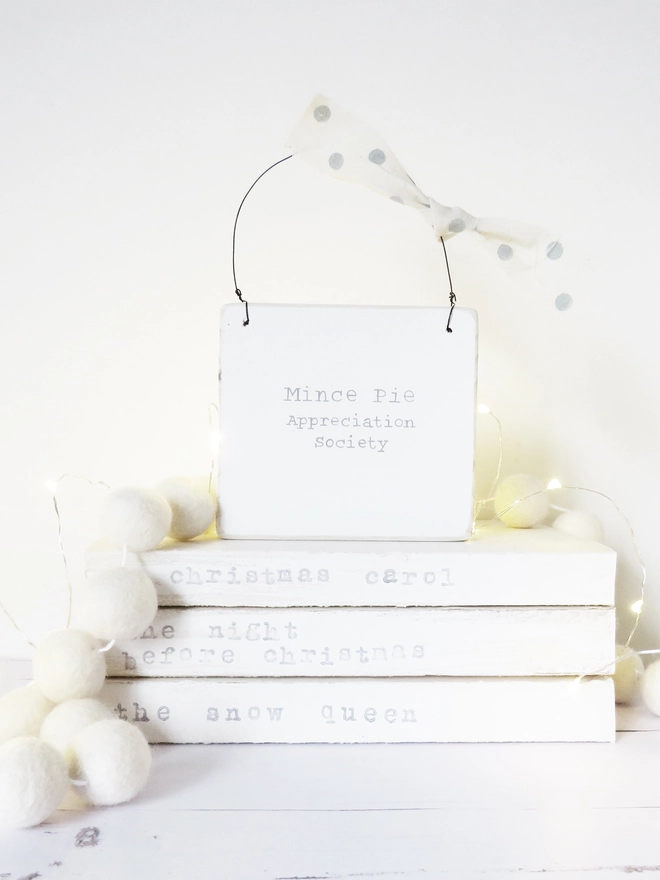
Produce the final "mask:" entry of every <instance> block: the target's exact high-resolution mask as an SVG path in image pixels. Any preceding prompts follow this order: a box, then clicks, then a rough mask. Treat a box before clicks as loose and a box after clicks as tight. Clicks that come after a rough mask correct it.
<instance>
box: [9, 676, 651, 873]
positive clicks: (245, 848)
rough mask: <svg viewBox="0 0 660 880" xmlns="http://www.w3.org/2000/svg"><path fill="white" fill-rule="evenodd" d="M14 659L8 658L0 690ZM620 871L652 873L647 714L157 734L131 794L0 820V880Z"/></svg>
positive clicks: (14, 678) (69, 803) (12, 678)
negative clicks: (350, 739) (196, 739)
mask: <svg viewBox="0 0 660 880" xmlns="http://www.w3.org/2000/svg"><path fill="white" fill-rule="evenodd" d="M19 666H20V664H13V663H5V664H4V676H3V677H0V683H1V684H0V687H1V688H2V689H3V690H5V689H7V688H8V687H9V686H15V685H17V684H19V683H21V681H20V679H21V678H23V675H22V674H21V675H17V674H16V671H17V669H18V668H19ZM658 721H660V719H655V718H654V717H653V716H647V715H645V714H644V713H642V712H639V711H637V712H635V711H626V712H623V713H621V717H620V723H621V725H622V726H628V727H644V726H647V727H649V728H651V727H654V726H655V727H657V726H658V725H657V722H658ZM631 874H645V875H646V874H648V875H650V876H653V875H656V874H657V875H659V876H660V730H657V729H655V730H653V729H648V730H637V731H631V730H629V731H625V732H622V733H620V734H619V735H618V739H617V742H616V744H615V745H568V744H566V745H564V744H559V745H557V744H553V745H531V744H530V745H361V746H330V745H305V746H286V745H223V746H157V747H155V749H154V767H153V772H152V776H151V779H150V782H149V784H148V786H147V788H146V790H145V791H144V792H143V793H142V795H141V796H140V797H139V798H137V799H136V800H135V801H133V802H132V803H130V804H126V805H123V806H119V807H108V808H97V809H87V808H84V807H83V806H82V805H81V804H80V803H77V802H76V801H75V800H74V799H73V796H71V798H70V799H69V800H68V801H66V802H65V804H64V805H63V808H62V809H61V810H59V811H58V812H57V813H56V814H55V815H54V816H53V817H52V818H51V820H50V821H49V822H48V823H46V824H45V825H42V826H40V827H38V828H34V829H28V830H24V831H18V832H12V833H9V834H7V833H5V834H3V835H0V880H28V878H31V880H34V878H36V877H43V878H48V880H51V878H52V880H68V878H85V880H97V878H98V880H109V878H115V877H121V878H140V880H151V878H154V880H155V878H158V880H160V878H167V877H172V878H182V880H183V878H185V880H188V878H195V880H207V878H208V880H260V878H263V880H321V878H323V880H330V878H336V880H339V878H341V880H348V878H380V880H406V878H419V880H430V878H447V877H449V878H459V880H476V878H480V880H484V878H485V880H499V878H505V877H506V878H511V877H516V878H536V880H538V878H539V876H548V877H557V878H562V880H572V878H578V877H580V878H581V877H585V878H589V877H597V878H598V880H610V878H622V877H625V876H629V875H631Z"/></svg>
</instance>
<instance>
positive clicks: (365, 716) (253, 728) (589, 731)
mask: <svg viewBox="0 0 660 880" xmlns="http://www.w3.org/2000/svg"><path fill="white" fill-rule="evenodd" d="M102 699H103V701H104V702H105V703H106V704H107V705H108V706H110V708H112V709H113V710H114V711H115V712H116V713H117V714H118V715H119V716H120V717H122V718H125V719H126V720H128V721H132V722H133V723H135V724H137V725H138V726H139V727H140V729H141V730H143V731H144V733H145V735H146V736H147V737H148V739H149V740H150V742H173V743H199V742H202V743H223V742H224V743H244V742H250V743H260V742H273V743H306V742H310V743H368V742H371V743H373V742H386V743H398V742H611V741H612V740H613V739H614V687H613V683H612V681H611V679H604V678H600V679H595V680H583V681H581V682H580V683H576V681H575V679H567V678H545V679H506V678H500V679H498V678H490V679H471V680H469V679H452V678H440V679H437V678H423V679H330V680H325V679H318V680H309V679H307V680H301V679H273V678H271V679H210V678H205V679H188V680H186V679H182V680H178V681H177V680H173V679H150V680H148V679H128V680H124V681H121V680H108V681H107V682H106V684H105V687H104V690H103V692H102Z"/></svg>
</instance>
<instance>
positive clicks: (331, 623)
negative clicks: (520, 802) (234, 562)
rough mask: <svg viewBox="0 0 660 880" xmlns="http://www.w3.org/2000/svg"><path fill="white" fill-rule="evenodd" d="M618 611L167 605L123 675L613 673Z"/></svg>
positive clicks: (122, 655)
mask: <svg viewBox="0 0 660 880" xmlns="http://www.w3.org/2000/svg"><path fill="white" fill-rule="evenodd" d="M614 641H615V609H614V608H603V607H600V606H598V607H594V608H570V607H569V608H549V607H542V608H426V609H419V608H405V609H391V608H388V609H375V608H351V609H318V608H314V609H310V608H306V609H299V608H296V609H292V608H287V609H268V610H267V611H266V610H263V609H245V608H232V609H217V608H186V609H181V608H178V609H177V608H169V609H165V608H161V609H159V611H158V614H157V615H156V618H155V620H154V623H153V625H152V626H150V627H149V628H148V629H147V631H146V632H145V633H144V634H143V636H142V637H141V638H140V639H135V640H132V641H121V640H120V641H118V642H117V643H116V644H115V645H114V646H113V647H112V648H111V649H110V650H109V651H108V653H107V662H108V672H109V674H110V675H114V676H129V677H131V676H147V677H152V676H153V677H159V676H166V677H172V676H178V677H186V678H187V677H205V676H209V675H222V676H232V677H239V676H241V677H242V676H274V677H287V676H289V677H291V676H293V677H300V676H305V677H307V676H309V677H335V676H336V677H347V676H358V677H392V676H401V675H408V676H425V675H460V676H495V675H512V676H529V675H583V674H584V675H590V674H595V673H599V674H602V673H606V672H609V671H610V668H609V667H608V664H611V663H612V661H613V659H614Z"/></svg>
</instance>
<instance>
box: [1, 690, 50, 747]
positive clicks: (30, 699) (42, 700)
mask: <svg viewBox="0 0 660 880" xmlns="http://www.w3.org/2000/svg"><path fill="white" fill-rule="evenodd" d="M52 708H53V703H52V702H51V701H50V700H49V699H47V698H46V697H44V695H43V694H42V693H41V691H40V690H39V688H38V687H37V686H36V685H34V684H29V685H27V687H22V688H18V689H17V690H15V691H10V692H9V693H8V694H5V695H4V696H3V697H0V744H2V743H4V742H7V740H8V739H12V738H13V737H15V736H39V730H40V729H41V725H42V724H43V720H44V718H45V717H46V715H48V713H49V712H50V710H51V709H52Z"/></svg>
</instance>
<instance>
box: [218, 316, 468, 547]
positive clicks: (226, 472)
mask: <svg viewBox="0 0 660 880" xmlns="http://www.w3.org/2000/svg"><path fill="white" fill-rule="evenodd" d="M448 314H449V310H448V309H446V308H420V307H405V308H399V307H377V306H315V305H305V306H298V305H254V306H251V307H250V324H249V325H248V326H247V327H244V326H243V318H244V309H243V307H242V306H241V305H240V304H236V305H230V306H225V307H224V308H223V310H222V320H221V337H220V435H221V446H220V468H219V479H218V495H219V501H220V517H219V524H218V526H219V534H220V535H221V536H222V537H225V538H328V539H331V538H355V539H358V538H365V539H383V540H386V539H404V540H406V539H409V540H446V541H453V540H458V541H460V540H464V539H466V538H468V537H469V536H470V534H471V531H472V514H473V471H474V420H475V394H476V377H477V315H476V312H474V311H471V310H469V309H455V311H454V314H453V317H452V328H453V332H452V333H447V332H446V329H445V328H446V325H447V318H448Z"/></svg>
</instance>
